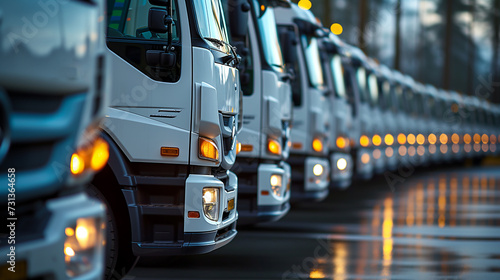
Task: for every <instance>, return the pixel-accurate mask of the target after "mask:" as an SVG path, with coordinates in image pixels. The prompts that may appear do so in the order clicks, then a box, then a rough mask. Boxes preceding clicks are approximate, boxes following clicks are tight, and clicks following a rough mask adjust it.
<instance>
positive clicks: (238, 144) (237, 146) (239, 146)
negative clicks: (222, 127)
mask: <svg viewBox="0 0 500 280" xmlns="http://www.w3.org/2000/svg"><path fill="white" fill-rule="evenodd" d="M240 152H241V143H240V142H236V154H239V153H240Z"/></svg>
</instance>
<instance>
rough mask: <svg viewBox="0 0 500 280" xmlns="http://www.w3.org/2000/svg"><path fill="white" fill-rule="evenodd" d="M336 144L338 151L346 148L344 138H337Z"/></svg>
mask: <svg viewBox="0 0 500 280" xmlns="http://www.w3.org/2000/svg"><path fill="white" fill-rule="evenodd" d="M336 144H337V147H338V148H339V149H344V148H345V147H346V146H347V142H346V140H345V138H344V137H337V141H336Z"/></svg>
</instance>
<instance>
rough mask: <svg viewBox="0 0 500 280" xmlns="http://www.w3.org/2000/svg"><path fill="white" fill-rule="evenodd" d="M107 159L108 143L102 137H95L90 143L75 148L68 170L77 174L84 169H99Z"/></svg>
mask: <svg viewBox="0 0 500 280" xmlns="http://www.w3.org/2000/svg"><path fill="white" fill-rule="evenodd" d="M108 159H109V145H108V143H107V142H106V141H105V140H104V139H102V138H97V139H95V140H94V141H93V142H91V143H90V145H85V146H82V147H80V148H78V149H77V151H76V152H75V153H73V155H72V156H71V161H70V171H71V173H72V174H73V175H75V176H77V175H80V174H82V173H84V172H85V171H87V170H89V169H92V170H93V171H99V170H101V169H102V168H103V167H104V166H105V165H106V163H107V162H108Z"/></svg>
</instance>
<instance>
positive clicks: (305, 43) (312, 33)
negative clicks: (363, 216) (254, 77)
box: [275, 4, 332, 201]
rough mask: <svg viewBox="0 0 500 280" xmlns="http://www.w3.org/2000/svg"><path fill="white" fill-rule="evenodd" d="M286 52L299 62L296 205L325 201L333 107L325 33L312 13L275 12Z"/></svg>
mask: <svg viewBox="0 0 500 280" xmlns="http://www.w3.org/2000/svg"><path fill="white" fill-rule="evenodd" d="M275 16H276V22H277V24H278V32H279V34H280V37H282V38H287V39H285V40H283V41H284V42H290V43H288V44H283V45H282V48H283V51H284V52H285V53H287V54H288V55H290V56H294V57H296V59H294V62H293V63H289V65H287V66H288V67H290V69H293V70H292V71H293V72H294V73H295V79H294V80H293V81H292V101H293V110H292V114H293V123H292V129H291V133H290V135H291V136H290V137H291V139H290V141H291V148H290V157H289V159H288V162H289V163H290V165H291V168H292V194H291V200H292V201H304V200H322V199H324V198H325V197H326V196H327V195H328V192H329V190H328V186H329V184H330V162H329V159H328V154H329V152H328V141H329V135H330V132H329V129H331V127H332V126H331V123H330V121H331V118H330V112H331V107H330V103H329V102H328V99H327V96H326V95H327V94H328V91H327V88H326V84H325V80H324V74H323V68H322V65H321V59H320V53H319V48H318V44H319V39H320V38H321V37H324V36H325V35H326V33H325V32H324V31H323V29H322V27H321V26H320V25H319V24H318V23H317V22H316V20H315V18H314V16H313V14H312V13H311V12H310V11H305V10H302V9H301V8H299V7H298V6H297V5H296V4H291V8H284V7H277V8H275Z"/></svg>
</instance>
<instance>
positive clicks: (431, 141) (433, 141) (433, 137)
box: [427, 133, 437, 145]
mask: <svg viewBox="0 0 500 280" xmlns="http://www.w3.org/2000/svg"><path fill="white" fill-rule="evenodd" d="M427 138H428V140H429V144H431V145H434V144H436V142H437V137H436V134H434V133H431V134H429V137H427Z"/></svg>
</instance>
